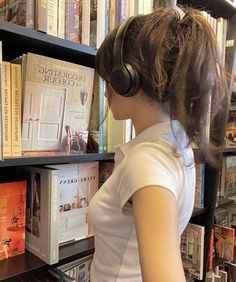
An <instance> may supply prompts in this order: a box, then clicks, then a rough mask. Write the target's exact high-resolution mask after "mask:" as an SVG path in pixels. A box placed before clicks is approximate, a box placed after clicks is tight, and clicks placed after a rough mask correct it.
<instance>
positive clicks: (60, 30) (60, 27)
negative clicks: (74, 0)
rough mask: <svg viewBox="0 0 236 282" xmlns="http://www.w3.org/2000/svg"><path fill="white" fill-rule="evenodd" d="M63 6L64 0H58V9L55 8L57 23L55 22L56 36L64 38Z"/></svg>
mask: <svg viewBox="0 0 236 282" xmlns="http://www.w3.org/2000/svg"><path fill="white" fill-rule="evenodd" d="M65 6H66V2H65V0H58V10H57V14H58V23H57V28H58V31H57V36H58V37H60V38H63V39H64V38H65V25H66V22H65Z"/></svg>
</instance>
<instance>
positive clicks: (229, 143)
mask: <svg viewBox="0 0 236 282" xmlns="http://www.w3.org/2000/svg"><path fill="white" fill-rule="evenodd" d="M234 79H235V80H236V76H234ZM235 82H236V81H234V83H233V85H235ZM234 88H235V91H236V86H234V87H233V89H234ZM234 93H235V92H234ZM232 95H235V94H232ZM225 146H226V148H235V147H236V102H235V101H234V102H231V105H230V107H229V116H228V122H227V126H226V140H225Z"/></svg>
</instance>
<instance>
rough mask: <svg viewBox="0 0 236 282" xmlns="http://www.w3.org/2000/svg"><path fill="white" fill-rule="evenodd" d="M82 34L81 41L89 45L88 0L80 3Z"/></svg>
mask: <svg viewBox="0 0 236 282" xmlns="http://www.w3.org/2000/svg"><path fill="white" fill-rule="evenodd" d="M81 21H82V34H81V43H82V44H85V45H89V40H90V0H87V1H85V0H83V3H82V19H81Z"/></svg>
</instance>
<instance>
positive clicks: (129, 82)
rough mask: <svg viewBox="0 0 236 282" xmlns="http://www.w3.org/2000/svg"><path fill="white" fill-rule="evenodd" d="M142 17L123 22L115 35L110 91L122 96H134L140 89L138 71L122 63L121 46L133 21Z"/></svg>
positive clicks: (134, 17)
mask: <svg viewBox="0 0 236 282" xmlns="http://www.w3.org/2000/svg"><path fill="white" fill-rule="evenodd" d="M138 17H142V15H137V16H133V17H130V18H129V19H127V20H126V21H124V22H123V23H122V24H121V25H120V27H119V28H118V31H117V33H116V37H115V41H114V46H113V66H112V71H111V77H110V85H111V87H112V89H113V90H114V91H115V92H116V93H118V94H120V95H122V96H124V97H130V96H134V95H135V94H136V93H137V91H138V90H139V88H140V84H141V77H140V74H139V73H138V71H137V70H136V69H135V68H133V67H132V66H131V65H129V64H124V62H123V45H124V38H125V35H126V32H127V30H128V28H129V25H130V24H131V23H132V22H133V20H134V19H136V18H138Z"/></svg>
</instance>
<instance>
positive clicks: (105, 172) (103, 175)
mask: <svg viewBox="0 0 236 282" xmlns="http://www.w3.org/2000/svg"><path fill="white" fill-rule="evenodd" d="M114 166H115V163H114V162H113V161H101V162H99V187H101V186H102V185H103V183H105V181H106V180H107V179H108V178H109V177H110V176H111V174H112V172H113V169H114Z"/></svg>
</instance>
